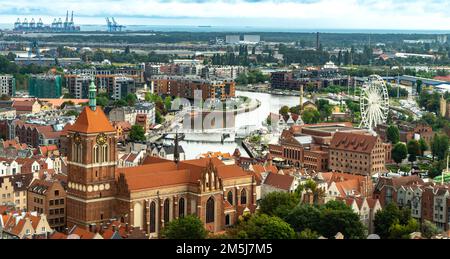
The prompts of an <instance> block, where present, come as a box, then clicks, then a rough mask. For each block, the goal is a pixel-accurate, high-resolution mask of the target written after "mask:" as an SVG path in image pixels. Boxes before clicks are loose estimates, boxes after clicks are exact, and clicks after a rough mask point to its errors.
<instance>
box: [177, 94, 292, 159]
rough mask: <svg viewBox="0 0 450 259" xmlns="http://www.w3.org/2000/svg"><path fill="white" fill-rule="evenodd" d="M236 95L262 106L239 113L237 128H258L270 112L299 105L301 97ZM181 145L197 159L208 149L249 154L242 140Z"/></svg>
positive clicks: (187, 154) (187, 156)
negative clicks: (236, 150)
mask: <svg viewBox="0 0 450 259" xmlns="http://www.w3.org/2000/svg"><path fill="white" fill-rule="evenodd" d="M236 96H246V97H249V98H252V99H258V100H259V101H260V102H261V106H260V107H258V108H257V109H256V110H253V111H251V112H247V113H242V114H238V115H237V116H236V118H235V119H236V123H235V127H236V129H239V128H241V127H245V126H251V127H252V126H256V128H261V127H262V126H263V122H264V121H265V120H266V118H267V116H268V115H269V113H270V112H273V113H278V111H279V110H280V108H281V107H282V106H284V105H287V106H289V107H291V106H295V105H298V104H299V102H300V100H299V97H296V96H282V95H272V94H268V93H254V92H245V91H236ZM169 143H170V142H169ZM180 145H181V146H182V147H183V149H184V151H185V154H186V159H195V158H196V157H197V156H198V155H200V154H203V153H207V152H208V151H211V152H218V151H220V152H224V153H231V154H232V153H233V152H234V150H235V149H236V148H239V149H240V151H241V154H242V155H243V156H248V155H247V153H246V151H245V150H244V149H243V148H242V145H241V143H240V141H236V142H225V143H223V144H222V143H211V142H193V141H180Z"/></svg>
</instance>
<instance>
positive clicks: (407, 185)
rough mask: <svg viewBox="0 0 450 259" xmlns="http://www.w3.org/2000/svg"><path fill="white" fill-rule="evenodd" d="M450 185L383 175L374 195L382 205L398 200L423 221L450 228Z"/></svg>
mask: <svg viewBox="0 0 450 259" xmlns="http://www.w3.org/2000/svg"><path fill="white" fill-rule="evenodd" d="M449 189H450V184H444V185H441V184H436V183H433V182H428V183H425V182H424V181H423V180H422V179H421V178H420V177H418V176H405V177H398V178H385V177H383V178H380V179H379V181H378V183H377V184H376V186H375V190H374V198H378V199H379V200H380V202H381V204H382V206H383V207H384V206H386V205H387V204H389V203H391V202H394V203H395V204H397V205H398V206H399V207H400V208H408V209H410V210H411V216H412V217H413V218H415V219H417V220H418V221H419V222H421V223H422V222H424V221H425V220H428V221H430V222H433V223H434V224H435V225H436V226H437V227H438V228H439V229H440V230H442V231H448V230H449V229H450V224H449V223H450V190H449Z"/></svg>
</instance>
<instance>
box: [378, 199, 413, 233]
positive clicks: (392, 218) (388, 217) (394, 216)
mask: <svg viewBox="0 0 450 259" xmlns="http://www.w3.org/2000/svg"><path fill="white" fill-rule="evenodd" d="M410 219H411V212H410V210H408V209H402V210H400V209H399V208H398V207H397V205H396V204H395V203H393V202H391V203H389V204H388V205H386V206H385V207H384V209H383V210H380V211H377V213H376V214H375V220H374V226H375V233H376V234H378V235H379V236H380V237H381V238H389V237H390V234H391V233H390V231H391V226H392V225H394V224H397V223H398V224H401V225H406V224H408V221H409V220H410Z"/></svg>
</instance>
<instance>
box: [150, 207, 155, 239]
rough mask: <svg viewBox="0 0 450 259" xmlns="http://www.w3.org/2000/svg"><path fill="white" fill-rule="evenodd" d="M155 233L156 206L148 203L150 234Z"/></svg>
mask: <svg viewBox="0 0 450 259" xmlns="http://www.w3.org/2000/svg"><path fill="white" fill-rule="evenodd" d="M155 231H156V204H155V202H154V201H152V203H150V232H151V233H153V232H155Z"/></svg>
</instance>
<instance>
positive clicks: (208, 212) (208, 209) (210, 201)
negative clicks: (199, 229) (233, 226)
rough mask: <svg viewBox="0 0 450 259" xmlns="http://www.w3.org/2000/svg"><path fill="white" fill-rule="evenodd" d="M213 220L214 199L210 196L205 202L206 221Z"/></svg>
mask: <svg viewBox="0 0 450 259" xmlns="http://www.w3.org/2000/svg"><path fill="white" fill-rule="evenodd" d="M211 222H214V199H213V198H212V197H210V198H209V199H208V201H207V202H206V223H211Z"/></svg>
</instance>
